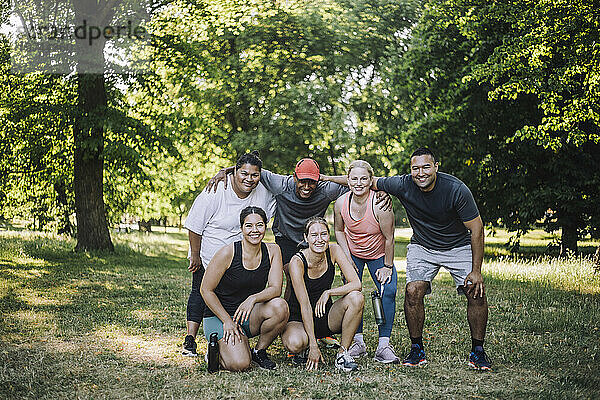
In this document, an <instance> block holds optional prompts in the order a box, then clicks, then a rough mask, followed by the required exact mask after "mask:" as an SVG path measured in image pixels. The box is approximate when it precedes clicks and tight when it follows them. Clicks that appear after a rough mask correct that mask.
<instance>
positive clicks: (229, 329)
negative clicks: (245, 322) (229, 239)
mask: <svg viewBox="0 0 600 400" xmlns="http://www.w3.org/2000/svg"><path fill="white" fill-rule="evenodd" d="M232 260H233V244H230V245H227V246H224V247H222V248H221V249H219V251H217V252H216V253H215V255H214V256H213V258H212V260H210V263H209V264H208V266H207V267H206V272H205V273H204V277H203V278H202V283H201V284H200V294H201V295H202V298H203V299H204V302H205V303H206V306H207V307H208V308H210V309H211V311H212V312H213V313H214V314H215V315H216V316H217V317H218V318H219V319H220V320H221V321H223V339H224V340H225V342H226V343H229V341H230V340H232V341H233V342H232V344H235V342H236V338H237V340H238V341H241V340H242V334H243V333H242V330H241V329H242V328H241V327H240V326H239V325H238V324H237V323H235V322H234V321H233V319H232V318H231V316H230V315H229V313H227V311H226V310H225V308H224V307H223V305H222V304H221V301H220V300H219V298H218V297H217V294H216V293H215V288H216V287H217V285H218V284H219V282H220V281H221V278H222V277H223V274H225V271H226V270H227V268H229V266H230V265H231V261H232Z"/></svg>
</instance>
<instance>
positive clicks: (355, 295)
mask: <svg viewBox="0 0 600 400" xmlns="http://www.w3.org/2000/svg"><path fill="white" fill-rule="evenodd" d="M346 296H348V297H347V298H348V302H349V304H350V307H352V308H355V309H357V310H360V311H362V309H363V307H364V306H365V296H363V294H362V292H359V291H357V290H353V291H352V292H350V293H348V294H347V295H346Z"/></svg>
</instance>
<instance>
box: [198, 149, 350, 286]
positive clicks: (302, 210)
mask: <svg viewBox="0 0 600 400" xmlns="http://www.w3.org/2000/svg"><path fill="white" fill-rule="evenodd" d="M230 172H231V168H225V169H222V170H221V171H219V173H217V175H215V176H214V177H213V178H212V179H211V180H210V181H209V183H208V189H209V190H210V189H211V188H212V187H213V186H214V188H216V184H218V182H220V181H221V180H224V179H225V176H226V175H227V174H228V173H230ZM319 177H320V170H319V164H318V163H317V162H316V161H315V160H313V159H312V158H303V159H301V160H300V161H298V163H297V164H296V168H295V169H294V175H287V176H286V175H279V174H275V173H273V172H271V171H267V170H266V169H264V168H263V169H262V171H261V175H260V181H261V183H262V184H263V185H264V186H265V188H266V189H267V190H268V191H269V192H271V193H272V194H273V195H274V196H275V201H276V204H277V207H276V209H275V218H274V219H273V234H274V235H275V242H276V243H277V244H278V245H279V247H280V248H281V255H282V257H283V264H284V269H285V270H286V271H287V268H285V265H286V264H288V263H289V262H290V259H291V258H292V256H293V255H294V254H296V253H297V252H298V244H299V243H301V242H302V241H303V240H304V238H303V232H304V225H305V224H306V221H307V220H308V219H309V218H311V217H314V216H320V217H322V216H324V215H325V211H327V207H329V204H330V203H331V202H332V201H335V200H336V199H337V198H338V197H340V196H341V195H343V194H344V193H346V192H347V191H348V188H347V187H346V186H343V185H340V184H337V183H335V182H323V181H319ZM224 182H225V183H226V182H227V181H224ZM286 286H287V285H286ZM288 294H289V290H288V288H287V287H286V298H287V295H288Z"/></svg>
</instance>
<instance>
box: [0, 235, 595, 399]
mask: <svg viewBox="0 0 600 400" xmlns="http://www.w3.org/2000/svg"><path fill="white" fill-rule="evenodd" d="M534 234H535V235H540V234H539V233H534ZM409 237H410V231H407V230H401V231H399V232H397V235H396V240H397V246H396V247H397V249H396V252H397V253H396V259H395V262H396V266H397V267H398V278H399V279H398V281H399V287H398V297H397V307H396V310H397V312H396V323H395V325H394V328H393V332H392V344H393V345H394V347H395V348H396V351H397V352H398V353H399V355H403V353H404V352H405V351H406V349H407V347H408V345H409V341H408V334H407V332H406V328H405V323H404V316H403V315H402V302H403V286H404V279H405V278H404V277H405V269H404V265H405V259H404V257H405V254H406V250H405V247H406V243H407V242H408V239H409ZM507 237H508V235H506V233H504V232H498V233H497V236H496V237H495V238H494V239H493V240H490V239H489V238H488V240H487V242H488V243H489V247H488V248H487V249H486V250H487V251H486V262H485V265H484V275H485V279H486V285H487V293H488V298H489V303H490V320H489V325H488V334H487V338H486V343H487V346H486V347H487V349H488V351H489V352H490V355H491V356H492V358H493V361H494V365H495V366H496V371H495V372H493V373H491V374H478V373H474V372H473V371H469V370H468V369H467V368H466V357H467V354H468V350H469V346H470V339H469V333H468V326H467V323H466V317H465V300H464V298H462V297H460V296H457V295H456V292H455V289H454V285H453V283H452V279H451V277H450V275H449V274H448V273H446V272H443V273H440V274H439V275H438V277H437V278H436V280H435V281H434V283H433V293H432V294H431V295H430V296H427V298H426V300H425V301H426V310H427V311H426V322H425V335H424V339H425V343H426V346H427V350H428V360H429V365H428V366H427V367H426V368H423V369H406V368H403V367H401V366H383V365H380V364H378V363H376V362H374V361H373V360H372V358H371V357H372V356H373V351H374V349H375V346H376V342H377V335H376V325H375V323H374V320H373V315H372V311H371V307H370V304H369V302H367V307H366V309H365V328H364V332H365V340H366V342H367V346H368V349H369V354H370V357H369V358H362V359H360V360H359V364H360V368H361V369H360V371H359V372H358V373H354V374H350V375H345V374H340V373H337V372H336V371H335V370H334V369H333V368H332V366H331V363H332V362H333V357H334V351H332V350H324V354H325V357H326V360H327V363H326V365H325V366H324V367H322V368H321V369H320V370H319V371H318V372H316V373H315V372H310V373H309V372H306V371H303V370H302V369H299V368H293V367H292V366H291V365H290V364H289V362H288V360H287V357H286V353H285V351H284V349H283V347H282V345H281V342H280V341H279V340H277V341H276V342H275V343H274V344H273V346H272V347H271V348H270V350H269V351H270V353H271V354H272V356H273V358H274V359H275V361H276V362H278V364H279V368H278V369H277V370H276V371H274V372H265V371H261V370H258V369H253V370H251V371H249V372H246V373H241V374H233V373H225V372H221V373H219V374H217V375H210V374H208V373H207V372H206V367H205V364H204V362H203V361H202V356H201V357H198V359H189V358H184V357H181V356H180V355H179V346H180V345H181V342H182V340H183V336H184V333H185V305H186V301H187V295H188V293H189V285H190V275H189V273H188V272H187V260H186V259H185V257H186V255H187V234H186V232H185V231H181V232H179V231H177V230H172V229H170V230H169V231H168V232H167V233H163V232H154V233H150V234H144V233H137V232H135V233H129V234H125V233H120V234H114V235H113V241H114V243H115V247H116V251H115V253H103V252H98V253H84V254H79V253H75V252H73V248H74V246H75V242H74V241H73V240H71V239H68V238H63V237H60V236H56V235H51V234H40V233H31V232H26V231H21V232H18V233H15V232H2V233H0V309H1V312H2V318H1V319H0V348H1V350H0V398H2V399H4V398H7V399H8V398H15V399H17V398H18V399H22V398H36V399H38V398H51V399H55V398H231V397H236V398H250V399H254V398H256V399H259V398H260V399H279V398H349V399H354V398H356V399H359V398H360V399H364V398H378V399H392V398H393V399H400V398H432V399H433V398H435V399H437V398H450V399H453V398H505V399H512V398H527V399H529V398H570V399H571V398H575V399H588V398H589V399H592V398H599V397H600V389H599V387H600V377H599V374H598V372H597V371H598V365H600V363H599V357H600V332H599V330H598V321H600V293H599V292H600V278H599V276H598V274H594V271H593V266H592V263H591V261H590V259H589V257H587V256H586V257H580V258H575V257H573V258H567V259H556V258H552V257H548V256H543V255H541V254H543V251H542V252H541V253H540V252H539V250H540V249H543V248H544V247H546V245H547V243H548V242H549V241H550V239H548V238H544V237H543V236H538V237H533V238H532V239H531V240H532V241H531V242H522V243H530V244H531V248H527V246H526V245H525V244H524V245H523V246H524V247H525V256H523V255H521V254H516V255H512V256H502V257H494V256H493V254H494V251H496V250H497V249H498V248H500V247H494V246H495V245H498V246H503V245H502V244H500V243H503V241H504V242H505V238H507ZM267 240H272V236H271V237H269V238H268V239H267ZM585 245H589V242H585ZM529 250H531V251H529ZM338 279H339V278H338ZM372 287H373V284H372V282H371V280H370V278H367V279H365V291H368V290H371V289H372ZM252 341H255V339H253V340H252ZM198 342H199V351H200V352H201V353H202V352H204V350H205V348H206V341H205V340H204V338H203V337H202V336H200V337H199V340H198Z"/></svg>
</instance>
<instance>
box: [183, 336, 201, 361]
mask: <svg viewBox="0 0 600 400" xmlns="http://www.w3.org/2000/svg"><path fill="white" fill-rule="evenodd" d="M197 347H198V346H197V345H196V339H194V337H193V336H192V335H187V336H186V337H185V340H184V341H183V348H182V350H181V354H183V355H184V356H186V357H198V353H197V352H196V349H197Z"/></svg>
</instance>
